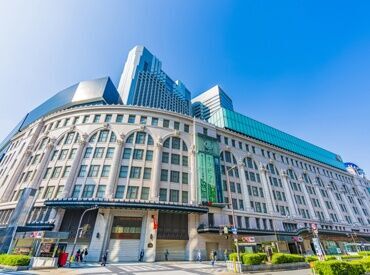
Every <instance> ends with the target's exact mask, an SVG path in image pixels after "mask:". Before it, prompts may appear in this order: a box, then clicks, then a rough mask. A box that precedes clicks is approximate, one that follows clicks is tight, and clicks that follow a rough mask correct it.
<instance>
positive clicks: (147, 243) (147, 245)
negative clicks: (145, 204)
mask: <svg viewBox="0 0 370 275" xmlns="http://www.w3.org/2000/svg"><path fill="white" fill-rule="evenodd" d="M158 213H159V212H158V211H156V210H148V211H147V214H146V217H145V218H144V221H143V223H144V226H145V233H144V241H143V247H142V249H143V250H144V259H143V260H144V262H148V263H153V262H155V257H156V247H157V231H158V229H157V228H155V225H154V223H158ZM140 251H141V250H140ZM140 251H139V253H140Z"/></svg>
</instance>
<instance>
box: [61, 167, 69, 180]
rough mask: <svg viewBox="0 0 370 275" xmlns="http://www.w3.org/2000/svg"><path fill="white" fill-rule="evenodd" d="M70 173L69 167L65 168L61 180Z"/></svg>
mask: <svg viewBox="0 0 370 275" xmlns="http://www.w3.org/2000/svg"><path fill="white" fill-rule="evenodd" d="M70 172H71V166H66V167H65V168H64V171H63V175H62V178H65V177H68V175H69V173H70Z"/></svg>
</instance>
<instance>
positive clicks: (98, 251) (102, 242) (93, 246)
mask: <svg viewBox="0 0 370 275" xmlns="http://www.w3.org/2000/svg"><path fill="white" fill-rule="evenodd" d="M111 220H112V215H111V213H110V209H99V210H98V214H97V216H96V221H95V225H94V230H93V233H92V236H91V241H90V245H89V249H88V251H89V255H88V257H87V259H88V261H89V262H90V261H91V262H98V261H100V260H101V257H102V255H103V253H104V252H105V249H106V247H107V245H108V243H107V242H109V240H108V238H109V236H110V224H111Z"/></svg>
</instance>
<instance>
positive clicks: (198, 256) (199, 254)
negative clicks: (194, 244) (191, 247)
mask: <svg viewBox="0 0 370 275" xmlns="http://www.w3.org/2000/svg"><path fill="white" fill-rule="evenodd" d="M197 260H198V262H201V261H202V252H201V251H200V249H198V253H197Z"/></svg>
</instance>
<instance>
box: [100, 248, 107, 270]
mask: <svg viewBox="0 0 370 275" xmlns="http://www.w3.org/2000/svg"><path fill="white" fill-rule="evenodd" d="M107 259H108V250H107V251H105V253H104V255H103V258H102V262H101V266H105V265H106V264H107Z"/></svg>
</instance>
